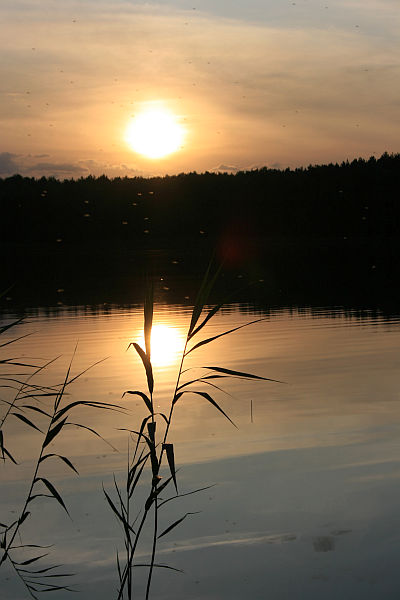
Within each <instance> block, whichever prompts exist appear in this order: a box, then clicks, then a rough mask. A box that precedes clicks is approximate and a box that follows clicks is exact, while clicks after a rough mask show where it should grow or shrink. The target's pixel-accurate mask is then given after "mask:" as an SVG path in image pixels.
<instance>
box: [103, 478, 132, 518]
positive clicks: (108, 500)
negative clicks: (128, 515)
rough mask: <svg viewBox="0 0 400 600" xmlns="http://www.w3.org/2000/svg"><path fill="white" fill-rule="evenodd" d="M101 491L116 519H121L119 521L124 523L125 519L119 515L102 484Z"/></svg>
mask: <svg viewBox="0 0 400 600" xmlns="http://www.w3.org/2000/svg"><path fill="white" fill-rule="evenodd" d="M103 492H104V495H105V497H106V499H107V502H108V504H109V505H110V507H111V510H112V511H113V513H114V514H115V515H116V516H117V517H118V519H119V520H120V521H121V523H122V524H123V525H124V524H125V523H126V519H125V518H124V517H123V516H122V515H121V513H120V512H119V510H118V508H117V507H116V506H115V504H114V502H113V501H112V500H111V498H110V496H109V495H108V494H107V492H106V490H105V489H104V486H103Z"/></svg>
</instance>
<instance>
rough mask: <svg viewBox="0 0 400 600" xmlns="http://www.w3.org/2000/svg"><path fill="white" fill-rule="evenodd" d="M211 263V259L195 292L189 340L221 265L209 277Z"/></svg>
mask: <svg viewBox="0 0 400 600" xmlns="http://www.w3.org/2000/svg"><path fill="white" fill-rule="evenodd" d="M211 263H212V261H210V263H209V265H208V267H207V271H206V273H205V275H204V278H203V281H202V283H201V286H200V289H199V292H198V294H197V297H196V301H195V304H194V307H193V312H192V319H191V321H190V325H189V331H188V340H190V338H191V337H192V336H193V331H194V329H195V327H196V324H197V322H198V320H199V318H200V315H201V313H202V312H203V308H204V305H205V304H206V302H207V300H208V297H209V295H210V292H211V290H212V288H213V286H214V283H215V281H216V279H217V277H218V275H219V273H220V271H221V267H219V268H218V269H217V271H216V272H215V274H214V275H213V276H212V277H210V271H211Z"/></svg>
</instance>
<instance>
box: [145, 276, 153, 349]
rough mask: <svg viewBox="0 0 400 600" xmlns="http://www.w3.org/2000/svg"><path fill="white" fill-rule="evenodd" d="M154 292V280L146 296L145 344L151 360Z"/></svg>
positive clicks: (147, 287)
mask: <svg viewBox="0 0 400 600" xmlns="http://www.w3.org/2000/svg"><path fill="white" fill-rule="evenodd" d="M153 292H154V290H153V282H149V283H148V284H147V286H146V295H145V298H144V344H145V348H146V354H147V357H148V359H149V360H150V352H151V345H150V344H151V329H152V327H153V304H154V298H153Z"/></svg>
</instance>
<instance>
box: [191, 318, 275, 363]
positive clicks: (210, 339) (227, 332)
mask: <svg viewBox="0 0 400 600" xmlns="http://www.w3.org/2000/svg"><path fill="white" fill-rule="evenodd" d="M264 320H265V319H256V320H255V321H250V322H249V323H245V324H244V325H239V326H238V327H234V328H233V329H229V331H224V332H223V333H219V334H218V335H214V336H213V337H210V338H207V339H206V340H202V341H201V342H198V343H197V344H196V345H195V346H193V348H191V349H190V350H188V351H187V352H186V354H185V356H187V355H188V354H190V353H191V352H193V350H196V348H200V346H204V345H205V344H209V343H210V342H213V341H214V340H217V339H218V338H220V337H223V336H224V335H228V334H229V333H233V332H234V331H237V330H238V329H242V327H247V326H248V325H252V324H253V323H258V322H259V321H264Z"/></svg>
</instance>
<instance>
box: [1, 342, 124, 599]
mask: <svg viewBox="0 0 400 600" xmlns="http://www.w3.org/2000/svg"><path fill="white" fill-rule="evenodd" d="M75 352H76V348H75V351H74V354H73V357H72V359H71V361H70V363H69V366H68V368H67V371H66V374H65V378H64V380H63V381H62V382H61V384H59V385H57V386H51V387H47V388H46V387H44V386H38V385H35V384H34V383H32V382H22V383H21V387H20V388H19V390H18V392H17V394H16V396H15V398H14V399H13V401H12V402H9V403H8V404H9V406H8V408H7V410H6V413H5V415H4V416H3V418H2V421H1V425H2V428H4V424H5V422H6V419H7V417H10V416H12V415H14V416H15V417H17V418H18V419H19V421H20V422H22V423H23V425H24V426H27V427H29V428H31V429H34V430H35V431H37V432H39V433H40V434H41V436H42V438H41V443H40V449H39V453H38V457H37V459H36V460H35V461H34V464H33V474H32V477H31V480H30V484H29V486H28V493H27V494H26V496H25V498H24V499H23V501H22V503H21V504H22V508H21V509H20V511H19V514H18V517H17V519H15V520H14V521H13V522H11V523H8V524H5V523H0V550H1V552H0V566H1V565H2V564H3V563H6V562H7V561H8V563H9V564H10V565H11V567H12V569H13V570H14V573H15V575H16V577H17V578H18V579H19V580H20V581H21V582H22V584H23V585H24V586H25V589H26V591H27V593H28V594H29V596H30V597H31V598H34V599H35V600H37V598H38V594H40V593H43V592H54V591H58V590H67V591H73V590H72V588H70V587H69V586H67V585H65V584H64V583H62V582H60V578H61V581H62V579H63V578H65V577H71V576H72V575H73V574H72V573H64V572H60V571H59V570H58V569H59V567H61V565H52V566H49V567H44V568H39V569H38V568H37V564H36V563H37V561H39V560H40V559H42V558H44V557H46V556H47V555H48V552H44V553H40V554H38V555H37V554H36V555H34V556H30V557H29V558H24V559H23V560H21V553H22V554H25V553H26V552H29V551H31V550H32V548H34V549H39V550H40V551H41V550H43V549H46V548H48V546H42V545H40V544H26V543H22V542H21V543H16V541H17V540H16V538H17V536H18V537H20V533H21V529H22V526H23V524H24V523H25V522H26V521H27V520H28V519H30V518H32V517H33V514H32V511H33V508H32V506H33V502H34V501H35V500H37V499H40V498H43V497H44V498H51V499H53V500H56V501H57V502H58V504H60V506H61V507H62V508H63V510H65V511H66V513H67V514H68V515H69V512H68V508H67V506H66V504H65V502H64V500H63V498H62V496H61V494H60V493H59V492H58V490H57V489H56V487H55V486H54V484H53V483H52V482H51V481H50V480H49V479H48V478H47V477H45V476H44V475H45V472H43V470H44V469H45V464H46V463H47V461H48V460H49V459H50V460H53V459H56V460H57V459H58V460H60V461H62V462H63V463H64V464H65V465H67V467H68V468H69V469H71V470H72V471H74V472H75V473H76V474H77V475H79V473H78V470H77V469H76V467H75V465H74V464H73V463H72V462H71V460H70V459H69V458H68V457H66V456H63V455H61V454H58V453H56V452H54V451H51V452H50V451H49V446H50V444H52V443H53V442H55V441H56V438H58V436H59V435H60V434H61V433H62V432H63V431H64V430H65V429H66V428H67V427H68V426H75V427H80V428H83V429H86V430H88V431H90V432H92V433H94V434H95V435H97V436H98V437H100V438H101V437H102V436H100V435H99V434H98V433H97V432H96V431H95V430H94V429H92V428H90V427H88V426H86V425H82V424H80V423H77V422H75V421H72V420H71V416H72V411H73V410H74V409H75V408H76V407H78V406H85V407H90V408H97V409H101V410H120V407H119V406H117V405H114V404H108V403H105V402H98V401H86V400H75V401H73V402H71V401H70V402H68V401H67V388H68V387H69V386H70V385H71V384H72V383H73V382H74V381H76V380H77V379H78V378H79V377H81V376H82V375H83V374H84V373H86V372H87V371H88V369H85V370H84V371H81V372H80V373H78V374H77V375H74V376H71V367H72V362H73V358H74V356H75ZM51 362H53V361H49V362H47V363H46V364H45V365H43V366H42V367H38V368H37V369H36V370H35V371H34V372H33V374H32V375H31V377H33V376H34V375H36V374H37V373H38V372H39V371H40V370H42V369H44V368H45V367H47V366H49V364H51ZM99 362H102V361H99ZM13 364H15V362H14V363H13ZM95 364H98V363H95ZM93 366H94V365H91V366H90V367H89V368H92V367H93ZM31 377H30V379H31ZM43 396H45V397H46V398H50V399H52V400H53V402H52V406H51V407H50V409H47V410H45V409H44V408H43V407H42V405H41V406H37V404H36V405H35V404H27V403H26V402H27V401H29V402H32V401H34V400H39V399H40V400H42V397H43ZM17 400H23V403H19V404H18V403H17ZM32 413H33V415H34V416H33V417H32V416H31V415H32ZM26 414H29V417H27V416H26ZM38 419H39V420H38ZM43 421H44V426H43ZM2 431H3V430H1V438H0V439H1V442H2V443H1V452H2V458H3V460H4V461H5V460H6V459H9V460H10V461H11V462H12V463H14V464H15V465H17V461H16V460H15V459H14V457H13V456H12V455H11V453H10V452H9V450H7V449H6V448H5V446H4V436H3V433H2ZM102 439H103V438H102Z"/></svg>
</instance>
